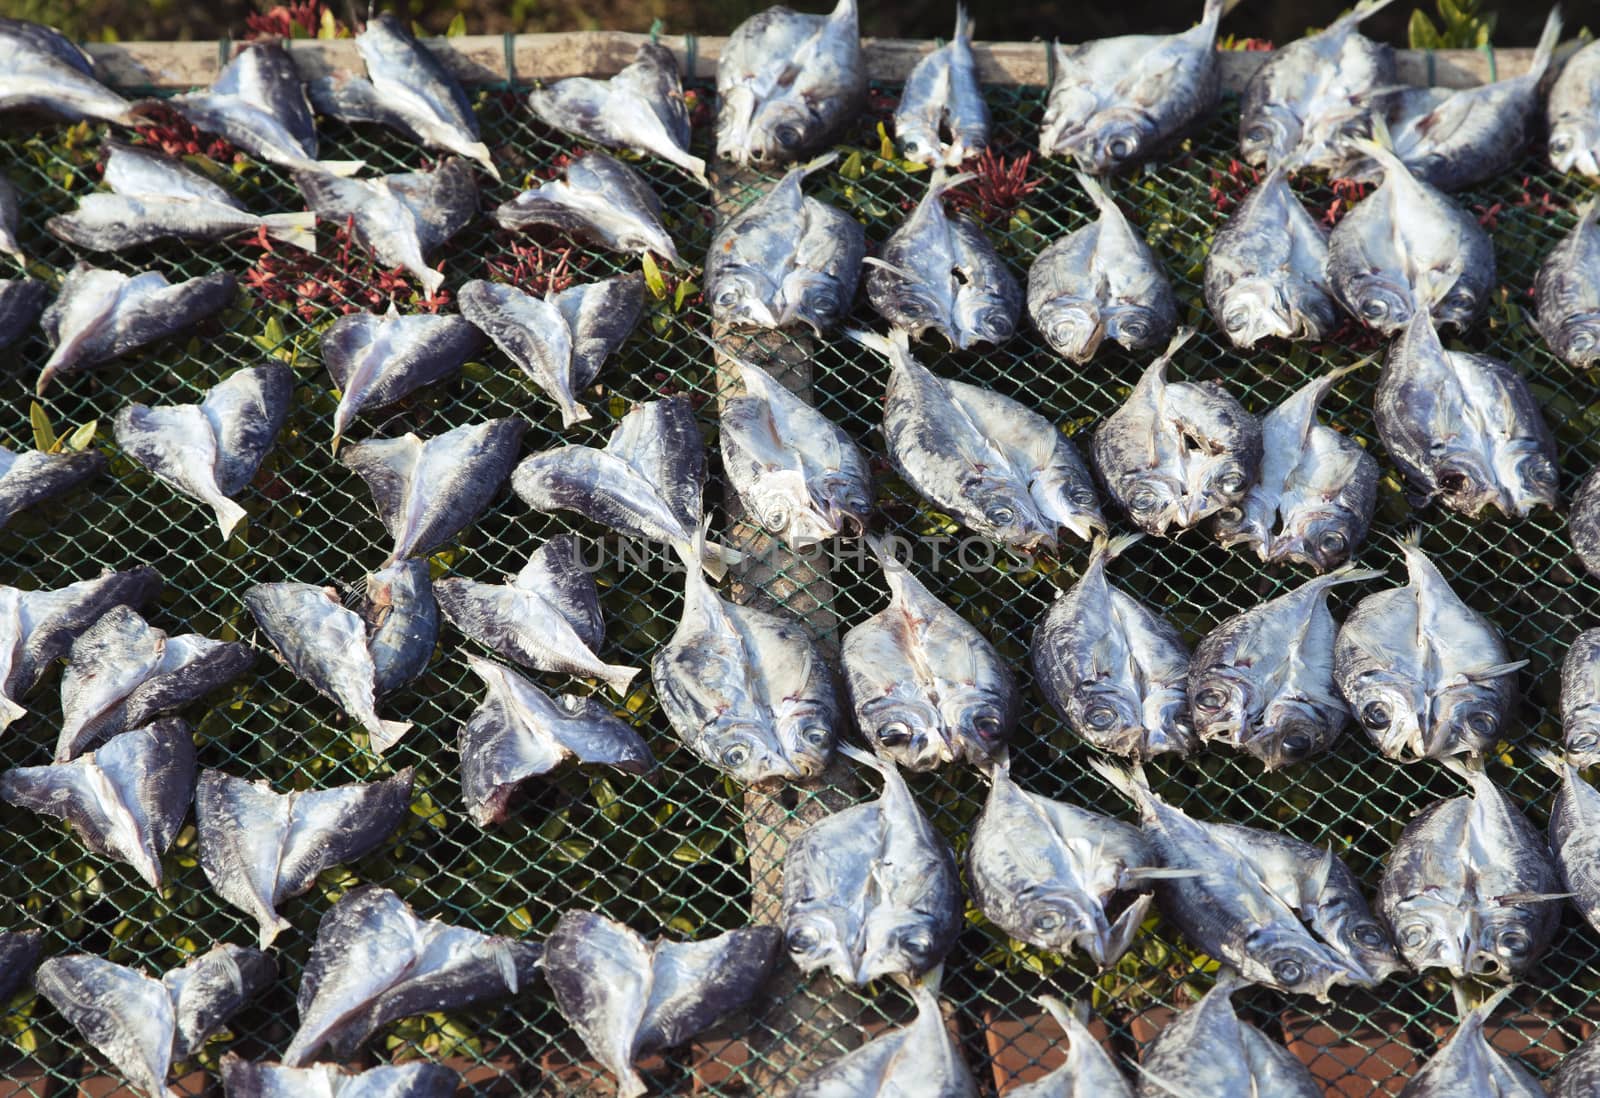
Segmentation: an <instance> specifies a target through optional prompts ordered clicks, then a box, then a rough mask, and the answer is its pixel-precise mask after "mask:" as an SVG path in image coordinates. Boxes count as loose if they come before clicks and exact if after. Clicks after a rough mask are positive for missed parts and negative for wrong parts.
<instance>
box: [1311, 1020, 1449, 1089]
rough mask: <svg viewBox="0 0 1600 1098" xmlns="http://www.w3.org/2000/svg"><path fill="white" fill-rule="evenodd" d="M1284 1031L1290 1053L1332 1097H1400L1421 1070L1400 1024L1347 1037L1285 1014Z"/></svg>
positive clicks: (1369, 1028)
mask: <svg viewBox="0 0 1600 1098" xmlns="http://www.w3.org/2000/svg"><path fill="white" fill-rule="evenodd" d="M1284 1031H1285V1035H1286V1036H1287V1037H1288V1046H1289V1051H1290V1052H1292V1053H1294V1054H1295V1056H1296V1057H1298V1058H1299V1060H1300V1062H1301V1063H1303V1064H1305V1065H1306V1068H1307V1070H1309V1071H1310V1072H1311V1075H1312V1077H1313V1078H1315V1079H1316V1080H1317V1082H1318V1083H1320V1084H1321V1085H1322V1086H1323V1088H1324V1089H1325V1091H1326V1093H1327V1095H1328V1098H1370V1096H1372V1095H1384V1094H1399V1093H1400V1089H1401V1088H1402V1087H1404V1086H1405V1084H1406V1080H1408V1079H1409V1078H1411V1076H1412V1075H1413V1074H1415V1073H1416V1071H1417V1069H1418V1068H1420V1067H1421V1066H1422V1061H1421V1060H1420V1059H1419V1058H1418V1056H1417V1054H1416V1051H1415V1050H1414V1049H1412V1048H1411V1046H1410V1045H1409V1044H1408V1043H1407V1042H1406V1040H1405V1035H1404V1033H1403V1032H1402V1031H1401V1028H1400V1026H1399V1024H1398V1023H1388V1024H1380V1025H1377V1026H1370V1025H1367V1026H1361V1027H1359V1028H1357V1029H1356V1030H1355V1031H1354V1032H1353V1033H1349V1034H1348V1035H1347V1034H1346V1033H1345V1032H1344V1031H1341V1030H1339V1029H1335V1028H1333V1027H1332V1026H1329V1025H1327V1024H1326V1023H1324V1022H1321V1021H1318V1020H1315V1019H1311V1018H1307V1017H1305V1016H1303V1015H1286V1016H1285V1018H1284Z"/></svg>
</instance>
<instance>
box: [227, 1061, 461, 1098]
mask: <svg viewBox="0 0 1600 1098" xmlns="http://www.w3.org/2000/svg"><path fill="white" fill-rule="evenodd" d="M460 1087H461V1076H460V1075H458V1074H456V1072H455V1071H454V1070H453V1069H451V1068H448V1067H445V1066H444V1065H443V1064H430V1063H428V1062H426V1061H422V1060H414V1061H412V1062H411V1063H408V1064H380V1065H378V1066H377V1067H373V1068H368V1069H367V1070H366V1071H362V1072H348V1071H346V1070H345V1069H344V1068H343V1067H340V1066H339V1065H337V1064H312V1065H311V1066H310V1067H306V1068H292V1067H284V1066H283V1065H282V1064H269V1063H252V1062H251V1061H249V1060H242V1059H240V1058H239V1057H238V1056H237V1055H235V1054H234V1053H231V1052H229V1053H225V1054H224V1055H223V1057H222V1091H223V1094H225V1095H226V1096H227V1098H307V1096H308V1095H314V1096H316V1098H454V1095H455V1093H456V1091H457V1090H459V1089H460Z"/></svg>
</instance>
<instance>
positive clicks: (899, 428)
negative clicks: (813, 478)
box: [846, 329, 1105, 553]
mask: <svg viewBox="0 0 1600 1098" xmlns="http://www.w3.org/2000/svg"><path fill="white" fill-rule="evenodd" d="M846 334H847V335H849V336H850V337H851V338H852V339H854V340H855V341H856V342H858V343H860V344H862V345H863V346H866V347H870V348H872V349H873V350H875V351H877V352H878V353H879V354H881V355H883V356H884V357H885V358H887V359H888V360H889V363H890V365H891V367H892V369H891V372H890V374H889V385H888V393H887V396H886V399H885V402H884V409H883V437H884V440H885V441H886V442H887V443H888V449H889V460H890V461H892V462H893V463H894V466H895V468H896V469H897V470H898V471H899V473H900V475H901V476H902V477H904V478H905V480H906V482H907V483H908V484H910V485H911V486H912V487H913V488H915V489H916V490H917V492H918V493H919V494H920V495H921V496H922V497H923V498H924V499H926V500H928V501H929V502H930V503H932V504H933V505H934V506H935V507H937V508H939V510H941V511H943V512H945V513H946V514H948V515H950V516H952V517H953V518H955V519H957V520H959V521H960V522H962V523H964V524H965V525H967V526H968V527H970V528H971V529H973V530H975V531H977V532H978V533H980V534H982V535H984V536H985V537H988V538H992V539H994V540H995V541H997V542H999V543H1000V544H1001V545H1004V546H1007V547H1009V548H1012V549H1015V550H1017V551H1019V552H1022V553H1037V552H1047V553H1049V552H1054V551H1055V550H1056V547H1057V540H1056V539H1057V536H1058V534H1059V532H1060V530H1061V528H1062V527H1066V528H1067V529H1068V530H1069V531H1070V532H1071V533H1073V534H1075V535H1076V536H1078V537H1080V538H1083V539H1085V540H1088V539H1089V538H1091V537H1093V536H1094V534H1095V532H1096V531H1102V530H1104V529H1105V518H1104V517H1103V516H1102V515H1101V513H1100V501H1099V500H1098V499H1097V498H1096V496H1095V491H1094V481H1093V479H1092V478H1091V477H1090V475H1089V470H1088V469H1087V468H1086V467H1085V466H1084V463H1083V459H1082V458H1080V457H1079V456H1078V451H1077V449H1076V448H1075V447H1074V446H1073V445H1072V443H1071V441H1069V440H1068V438H1067V436H1066V435H1064V434H1062V433H1061V431H1060V430H1059V429H1057V428H1056V427H1055V425H1054V424H1052V423H1051V422H1050V421H1049V420H1047V419H1045V418H1044V417H1043V416H1041V415H1039V414H1038V413H1036V412H1031V411H1029V410H1028V409H1027V408H1025V407H1023V406H1022V405H1021V404H1019V403H1017V402H1016V401H1014V400H1012V399H1011V398H1009V397H1004V396H1001V395H1000V394H999V393H996V392H992V391H991V390H988V389H981V388H979V387H978V386H976V385H968V384H966V383H965V382H961V381H947V380H945V379H943V378H939V377H935V376H934V375H933V374H932V373H930V372H929V371H928V370H927V368H926V367H924V366H923V365H922V364H921V363H920V362H918V361H917V360H916V358H915V357H913V356H912V354H911V347H910V342H909V339H908V337H907V335H906V333H905V332H904V331H903V330H900V329H895V330H893V331H891V332H890V333H889V336H888V337H887V338H886V337H884V336H880V335H876V334H875V333H872V332H865V331H855V330H852V331H849V332H847V333H846Z"/></svg>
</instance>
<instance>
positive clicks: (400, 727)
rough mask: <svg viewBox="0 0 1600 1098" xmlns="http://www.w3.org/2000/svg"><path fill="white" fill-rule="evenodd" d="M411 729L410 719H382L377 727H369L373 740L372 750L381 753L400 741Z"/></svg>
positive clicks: (369, 733) (368, 733) (368, 731)
mask: <svg viewBox="0 0 1600 1098" xmlns="http://www.w3.org/2000/svg"><path fill="white" fill-rule="evenodd" d="M409 731H411V722H410V721H385V720H380V721H379V722H378V727H377V728H368V729H367V735H368V736H369V738H370V739H371V740H372V750H373V751H375V752H377V753H378V754H380V755H381V754H383V753H384V752H385V751H387V750H389V748H391V747H393V746H394V745H395V744H397V743H399V742H400V740H401V739H402V738H403V737H404V736H405V734H406V733H407V732H409Z"/></svg>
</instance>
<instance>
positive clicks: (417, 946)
mask: <svg viewBox="0 0 1600 1098" xmlns="http://www.w3.org/2000/svg"><path fill="white" fill-rule="evenodd" d="M543 953H544V948H543V947H542V946H540V945H537V944H535V943H532V942H522V941H517V940H515V939H512V938H503V937H500V936H498V935H490V934H480V933H479V932H478V931H476V930H468V929H466V928H465V927H458V926H451V925H450V924H449V923H444V922H439V921H437V920H434V919H420V918H418V917H417V915H416V913H415V912H413V911H412V910H411V907H410V905H408V904H406V903H405V901H403V900H401V899H400V897H399V896H396V895H395V894H394V893H393V892H391V891H390V890H388V889H387V888H379V887H378V886H376V885H362V886H361V887H359V888H354V889H352V890H350V891H349V892H346V893H345V894H344V895H343V896H341V897H340V898H339V900H338V901H337V902H336V903H334V905H333V906H332V907H330V908H329V909H328V910H327V911H326V912H325V913H324V914H323V916H322V921H321V922H320V923H319V924H318V926H317V940H316V944H315V945H313V946H312V947H311V956H310V959H309V960H308V961H307V962H306V967H305V973H304V975H302V976H301V978H300V992H299V995H298V996H297V997H296V1000H295V1005H296V1008H297V1010H298V1012H299V1015H300V1028H299V1030H297V1031H296V1032H295V1035H294V1037H293V1039H292V1040H290V1042H289V1047H288V1048H287V1049H286V1050H284V1054H283V1064H284V1066H285V1067H305V1066H306V1065H307V1064H309V1063H311V1061H312V1060H313V1059H314V1058H315V1056H316V1054H317V1052H318V1051H320V1050H321V1049H323V1048H324V1047H326V1048H327V1049H328V1051H329V1052H330V1053H331V1054H332V1056H333V1057H335V1058H336V1059H339V1060H346V1059H349V1058H350V1057H351V1056H352V1055H354V1053H355V1052H356V1050H357V1049H359V1048H360V1047H361V1045H363V1044H364V1043H365V1042H366V1040H367V1038H369V1037H371V1036H372V1035H373V1034H374V1033H375V1032H377V1030H378V1029H379V1028H380V1027H382V1026H385V1025H387V1024H388V1023H390V1022H392V1021H394V1020H396V1019H398V1018H404V1017H407V1016H409V1015H412V1014H419V1013H424V1012H433V1011H454V1010H460V1009H463V1008H465V1007H467V1006H470V1005H472V1004H474V1003H478V1002H483V1001H485V1000H489V999H498V998H503V997H505V996H508V995H517V994H519V993H520V992H521V991H522V990H523V988H525V987H526V986H527V985H529V984H531V983H533V981H534V979H535V978H536V976H537V974H538V968H539V962H540V958H541V956H542V955H543Z"/></svg>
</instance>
